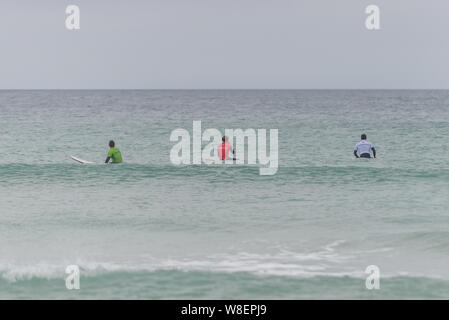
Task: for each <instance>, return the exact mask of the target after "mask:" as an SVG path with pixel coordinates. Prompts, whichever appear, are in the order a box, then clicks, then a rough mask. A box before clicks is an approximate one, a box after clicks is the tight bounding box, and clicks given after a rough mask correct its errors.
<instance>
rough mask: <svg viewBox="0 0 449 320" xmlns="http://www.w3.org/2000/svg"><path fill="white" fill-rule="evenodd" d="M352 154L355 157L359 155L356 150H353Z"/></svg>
mask: <svg viewBox="0 0 449 320" xmlns="http://www.w3.org/2000/svg"><path fill="white" fill-rule="evenodd" d="M354 156H355V157H356V158H358V157H359V156H358V155H357V150H354Z"/></svg>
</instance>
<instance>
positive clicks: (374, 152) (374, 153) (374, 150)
mask: <svg viewBox="0 0 449 320" xmlns="http://www.w3.org/2000/svg"><path fill="white" fill-rule="evenodd" d="M371 149H372V150H373V156H374V158H375V157H376V149H374V147H372V148H371Z"/></svg>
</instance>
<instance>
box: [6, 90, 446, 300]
mask: <svg viewBox="0 0 449 320" xmlns="http://www.w3.org/2000/svg"><path fill="white" fill-rule="evenodd" d="M193 121H202V127H203V129H206V128H216V129H218V130H220V131H222V132H223V131H224V129H226V128H231V129H232V128H235V129H237V128H241V129H247V128H254V129H259V128H262V129H267V130H269V129H278V130H279V169H278V171H277V173H276V174H275V175H272V176H262V175H260V174H259V168H258V167H257V166H249V165H248V166H246V165H204V164H203V165H183V166H175V165H173V164H172V163H171V162H170V150H171V148H172V147H173V145H174V143H173V142H170V139H169V138H170V134H171V132H172V131H173V130H175V129H177V128H184V129H186V130H191V128H192V123H193ZM361 133H366V134H367V135H368V140H370V141H371V142H373V143H374V145H375V147H376V151H377V159H355V158H354V156H353V149H354V145H355V144H356V143H357V142H358V141H359V140H360V134H361ZM448 136H449V91H344V90H342V91H301V90H296V91H295V90H291V91H290V90H281V91H276V90H253V91H245V90H235V91H233V90H208V91H201V90H190V91H182V90H179V91H176V90H174V91H171V90H162V91H152V90H148V91H143V90H142V91H120V90H116V91H0V148H1V156H0V198H1V202H0V298H2V299H24V298H27V299H28V298H31V299H41V298H50V299H106V298H120V299H135V298H136V299H163V298H165V299H188V298H192V299H240V298H242V299H245V298H249V299H317V298H325V299H338V298H345V299H346V298H354V299H393V298H399V299H401V298H424V299H427V298H449V210H448V206H449V140H448V139H447V137H448ZM110 139H114V140H115V142H116V146H117V147H118V148H119V149H120V150H121V152H122V155H123V159H124V163H123V164H121V165H105V164H103V162H104V159H105V158H106V156H107V151H108V141H109V140H110ZM70 155H74V156H77V157H80V158H82V159H85V160H89V161H94V162H96V163H97V164H93V165H81V164H79V163H76V162H74V161H73V160H71V159H70ZM69 265H76V266H78V267H79V270H80V289H79V290H76V289H74V290H68V289H67V287H66V278H67V276H68V274H66V273H65V270H66V267H67V266H69ZM370 265H374V266H376V267H377V268H378V270H379V272H380V288H379V289H378V290H376V289H373V290H369V289H367V286H366V279H367V277H368V276H369V274H366V273H365V270H366V268H367V267H368V266H370Z"/></svg>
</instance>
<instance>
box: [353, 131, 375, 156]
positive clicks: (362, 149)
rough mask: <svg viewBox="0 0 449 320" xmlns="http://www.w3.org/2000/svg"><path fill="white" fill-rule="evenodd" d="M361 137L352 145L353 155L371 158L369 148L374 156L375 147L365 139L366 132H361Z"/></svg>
mask: <svg viewBox="0 0 449 320" xmlns="http://www.w3.org/2000/svg"><path fill="white" fill-rule="evenodd" d="M361 139H362V140H361V141H360V142H358V143H357V144H356V145H355V147H354V156H355V157H356V158H359V157H360V158H371V150H373V156H374V158H375V157H376V149H374V144H372V143H371V142H369V141H366V134H362V136H361ZM357 153H358V154H357ZM359 155H360V156H359Z"/></svg>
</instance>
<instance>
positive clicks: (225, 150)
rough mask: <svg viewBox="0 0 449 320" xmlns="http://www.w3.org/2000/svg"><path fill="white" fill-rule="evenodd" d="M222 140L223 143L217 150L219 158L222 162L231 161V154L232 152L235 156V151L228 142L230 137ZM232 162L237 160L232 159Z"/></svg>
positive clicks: (224, 137)
mask: <svg viewBox="0 0 449 320" xmlns="http://www.w3.org/2000/svg"><path fill="white" fill-rule="evenodd" d="M221 140H222V141H223V142H222V143H220V145H219V146H218V148H217V151H218V156H219V158H220V160H229V159H230V158H229V152H232V154H235V151H234V149H233V148H232V145H231V144H230V143H229V142H228V137H226V136H223V138H221ZM232 160H236V159H235V158H232Z"/></svg>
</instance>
